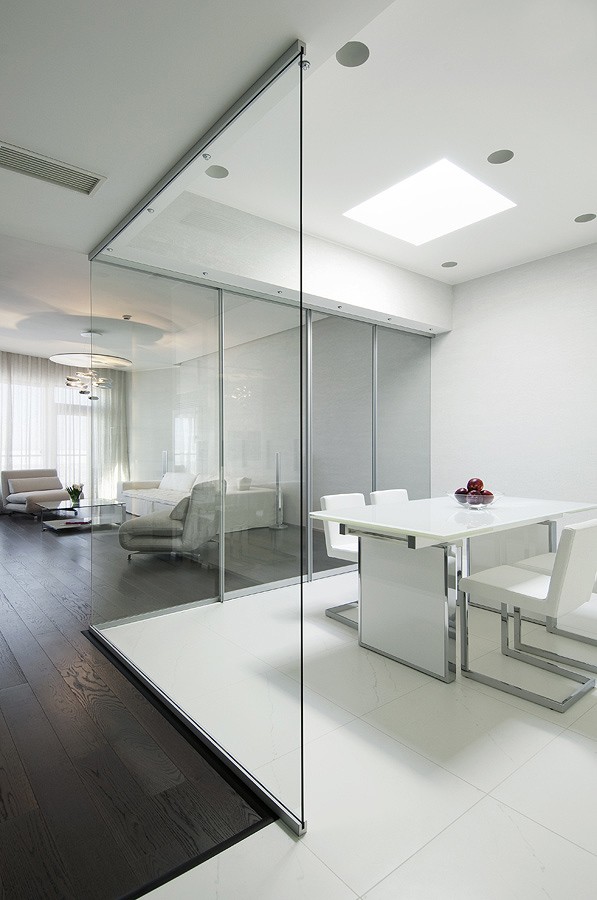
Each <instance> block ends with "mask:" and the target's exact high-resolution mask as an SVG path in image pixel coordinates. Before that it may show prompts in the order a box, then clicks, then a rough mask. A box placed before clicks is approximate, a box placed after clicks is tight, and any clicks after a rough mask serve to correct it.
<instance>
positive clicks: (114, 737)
mask: <svg viewBox="0 0 597 900" xmlns="http://www.w3.org/2000/svg"><path fill="white" fill-rule="evenodd" d="M98 543H99V542H98ZM98 550H99V556H98V560H97V564H98V566H100V567H101V575H102V577H101V578H98V579H96V578H95V577H94V588H95V589H96V591H97V593H98V600H99V602H101V603H104V604H105V605H106V608H107V609H110V608H114V609H119V608H121V606H122V601H123V597H124V596H125V595H126V597H127V602H128V603H132V604H133V605H134V604H135V602H136V603H137V606H138V609H139V610H142V609H144V606H145V605H147V599H146V597H145V589H144V583H143V581H141V582H140V580H139V576H140V575H141V574H142V572H139V571H137V572H136V573H135V577H132V576H131V573H130V570H129V571H128V572H127V570H126V567H123V569H122V571H120V570H118V571H117V570H115V569H114V567H113V566H110V565H109V563H108V562H107V561H104V563H103V565H102V550H101V544H100V545H99V547H98ZM95 553H96V550H95V546H94V559H95ZM105 553H106V555H108V554H109V543H108V542H107V543H106V550H105ZM90 569H91V551H90V537H89V535H88V534H84V533H73V534H70V535H68V536H67V535H65V534H63V535H56V534H53V533H51V532H44V533H43V534H42V532H41V529H40V526H39V523H37V522H35V521H34V520H31V519H28V518H26V517H24V516H19V515H15V516H10V517H9V516H0V898H1V900H28V898H35V900H37V898H46V897H47V898H62V900H66V898H69V900H70V898H77V900H94V898H98V900H105V898H121V897H124V896H138V895H140V894H141V893H143V888H144V887H145V888H148V887H149V886H152V885H154V884H155V883H159V881H160V880H162V879H164V878H166V877H167V876H168V874H172V873H176V872H178V871H183V870H184V869H185V868H188V866H189V865H190V864H193V863H194V862H195V861H197V860H200V859H202V858H207V857H208V856H210V855H213V853H214V852H217V851H218V850H219V849H221V848H223V847H225V846H228V845H229V844H230V843H233V842H234V841H235V840H237V839H239V838H240V837H241V836H244V835H246V834H249V833H252V832H253V831H254V830H255V829H257V828H259V827H262V826H263V825H264V824H267V823H268V822H270V821H271V820H272V817H271V816H270V814H269V813H268V812H267V811H266V810H265V809H264V808H263V806H262V805H261V804H260V802H259V801H258V800H257V798H255V797H253V796H251V795H250V794H249V792H248V791H247V790H246V789H245V788H244V787H242V786H241V785H239V784H236V783H235V782H234V781H233V780H232V779H231V778H230V777H229V776H228V775H227V773H225V772H224V770H223V769H222V767H221V766H220V764H219V763H218V762H217V761H215V760H213V759H211V758H210V756H209V754H208V753H207V751H205V750H203V749H201V748H200V747H198V746H197V744H196V742H195V743H194V742H193V740H192V739H191V741H190V742H189V741H188V740H187V739H186V737H185V735H184V734H183V733H182V729H181V728H180V726H178V725H177V724H176V723H175V722H174V721H173V720H172V719H171V717H170V718H168V717H167V716H166V717H165V716H164V715H162V712H161V711H160V710H159V709H158V708H157V707H156V705H155V704H154V703H153V702H152V701H151V700H150V698H149V697H148V696H147V695H146V693H144V692H143V691H140V690H138V689H137V687H136V686H135V685H134V684H132V683H131V681H130V680H129V679H128V678H127V677H125V675H124V674H123V672H121V671H120V670H119V669H118V668H117V667H115V666H114V665H112V663H111V662H110V661H109V660H108V659H106V657H105V656H104V654H103V653H101V652H100V651H99V650H98V649H97V648H96V647H95V646H94V645H93V644H92V643H91V642H90V641H89V640H87V638H86V637H85V636H84V635H83V634H82V629H84V628H85V627H86V625H87V624H88V621H89V617H90V606H89V602H90ZM123 579H125V584H124V585H123ZM149 581H150V582H151V584H152V592H153V593H152V597H151V600H150V601H149V604H150V608H156V604H159V603H160V602H164V601H165V600H168V602H169V603H172V593H171V590H169V587H168V583H167V581H166V580H164V581H163V582H160V580H159V579H156V578H153V579H151V576H149ZM148 583H149V582H148ZM131 598H132V599H131ZM165 605H167V604H165Z"/></svg>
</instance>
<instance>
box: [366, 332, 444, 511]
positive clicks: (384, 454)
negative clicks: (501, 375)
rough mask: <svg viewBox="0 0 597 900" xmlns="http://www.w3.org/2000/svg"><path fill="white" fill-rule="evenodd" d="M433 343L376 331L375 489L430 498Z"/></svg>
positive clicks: (423, 338) (414, 497)
mask: <svg viewBox="0 0 597 900" xmlns="http://www.w3.org/2000/svg"><path fill="white" fill-rule="evenodd" d="M430 414H431V340H430V339H429V338H425V337H421V336H420V335H418V334H407V333H406V332H403V331H395V330H392V329H390V328H378V329H377V485H376V487H377V489H378V490H391V489H392V488H406V489H407V490H408V496H409V498H410V499H411V500H417V499H419V498H420V497H429V490H430V488H429V477H430V460H429V450H430Z"/></svg>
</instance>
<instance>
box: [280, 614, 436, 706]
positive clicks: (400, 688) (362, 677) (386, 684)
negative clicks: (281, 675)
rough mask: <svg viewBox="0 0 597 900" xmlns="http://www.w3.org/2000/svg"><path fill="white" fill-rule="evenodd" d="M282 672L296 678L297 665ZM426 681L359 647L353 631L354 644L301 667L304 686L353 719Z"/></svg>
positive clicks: (425, 676) (344, 646)
mask: <svg viewBox="0 0 597 900" xmlns="http://www.w3.org/2000/svg"><path fill="white" fill-rule="evenodd" d="M284 671H286V672H287V673H288V674H289V675H291V676H292V677H294V678H297V679H298V678H299V669H298V667H297V666H292V667H290V668H288V669H285V670H284ZM428 678H429V676H427V675H424V674H423V673H422V672H417V671H416V670H415V669H409V668H408V666H403V665H401V664H400V663H397V662H395V660H393V659H389V658H388V657H387V656H382V655H381V654H380V653H374V652H373V651H371V650H365V649H364V648H363V647H359V646H358V644H357V642H356V632H355V641H354V643H352V644H346V645H343V646H342V647H340V648H336V649H335V650H332V651H330V652H328V653H319V654H314V655H313V656H310V657H309V658H308V659H306V660H305V665H304V683H305V685H307V686H308V687H310V688H311V689H312V690H314V691H316V692H317V693H318V694H321V695H322V697H326V698H327V699H328V700H331V701H332V702H333V703H337V704H338V705H339V706H342V707H343V708H344V709H347V710H348V711H349V712H351V713H353V714H354V715H355V716H361V715H363V714H364V713H367V712H370V711H371V710H372V709H375V708H376V707H378V706H381V705H382V704H384V703H388V702H389V701H390V700H394V699H395V698H396V697H400V696H401V695H402V694H406V693H408V692H409V691H412V690H414V689H415V688H418V687H420V686H421V685H422V684H426V682H427V681H428Z"/></svg>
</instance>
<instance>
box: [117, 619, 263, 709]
mask: <svg viewBox="0 0 597 900" xmlns="http://www.w3.org/2000/svg"><path fill="white" fill-rule="evenodd" d="M200 614H201V610H200V609H194V610H189V611H185V612H179V613H172V614H171V615H167V616H156V617H155V618H151V619H142V620H139V621H137V622H129V623H127V624H126V625H116V626H112V627H110V628H106V629H103V631H102V633H103V634H104V635H105V636H106V637H107V638H108V640H110V641H111V642H112V643H113V644H114V646H115V647H117V648H118V649H119V650H120V651H121V652H122V653H124V654H125V655H126V656H128V658H129V659H131V660H132V661H133V662H134V663H135V665H136V666H138V667H139V668H140V669H141V670H142V671H143V672H145V673H146V674H147V675H149V677H150V678H151V679H152V680H153V681H154V682H155V683H156V684H158V685H159V686H160V687H162V689H164V690H165V691H166V692H167V693H168V694H170V692H174V693H176V692H178V691H180V690H184V691H187V690H188V688H189V686H190V685H191V686H193V687H194V689H195V690H196V691H203V690H206V689H207V690H211V689H212V688H213V686H214V685H222V684H233V683H234V682H235V681H240V680H242V679H244V678H248V677H250V676H252V675H256V674H258V673H259V672H263V671H266V670H268V669H269V668H270V666H268V665H267V663H265V662H264V661H263V660H261V659H259V658H258V657H257V656H255V655H254V654H252V653H248V652H247V651H245V650H242V649H241V648H239V647H237V646H236V645H234V644H232V643H231V642H230V641H229V640H227V639H226V638H223V637H222V636H221V635H218V634H216V633H215V632H214V631H213V630H212V629H210V628H206V627H205V626H203V625H202V624H201V617H200Z"/></svg>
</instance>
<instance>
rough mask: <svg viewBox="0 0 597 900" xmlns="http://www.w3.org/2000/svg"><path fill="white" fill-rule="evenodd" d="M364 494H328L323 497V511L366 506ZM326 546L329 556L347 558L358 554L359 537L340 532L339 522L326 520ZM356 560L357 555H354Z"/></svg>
mask: <svg viewBox="0 0 597 900" xmlns="http://www.w3.org/2000/svg"><path fill="white" fill-rule="evenodd" d="M365 505H366V504H365V495H364V494H328V495H327V496H326V497H322V498H321V509H322V511H323V512H337V511H338V510H339V509H350V507H357V506H365ZM323 531H324V534H325V546H326V550H327V554H328V556H332V557H336V558H339V559H347V558H349V555H350V556H354V554H355V553H356V554H357V555H358V549H359V539H358V538H356V537H352V536H351V535H348V534H340V526H339V524H338V523H337V522H324V523H323ZM354 559H355V560H356V556H354Z"/></svg>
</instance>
